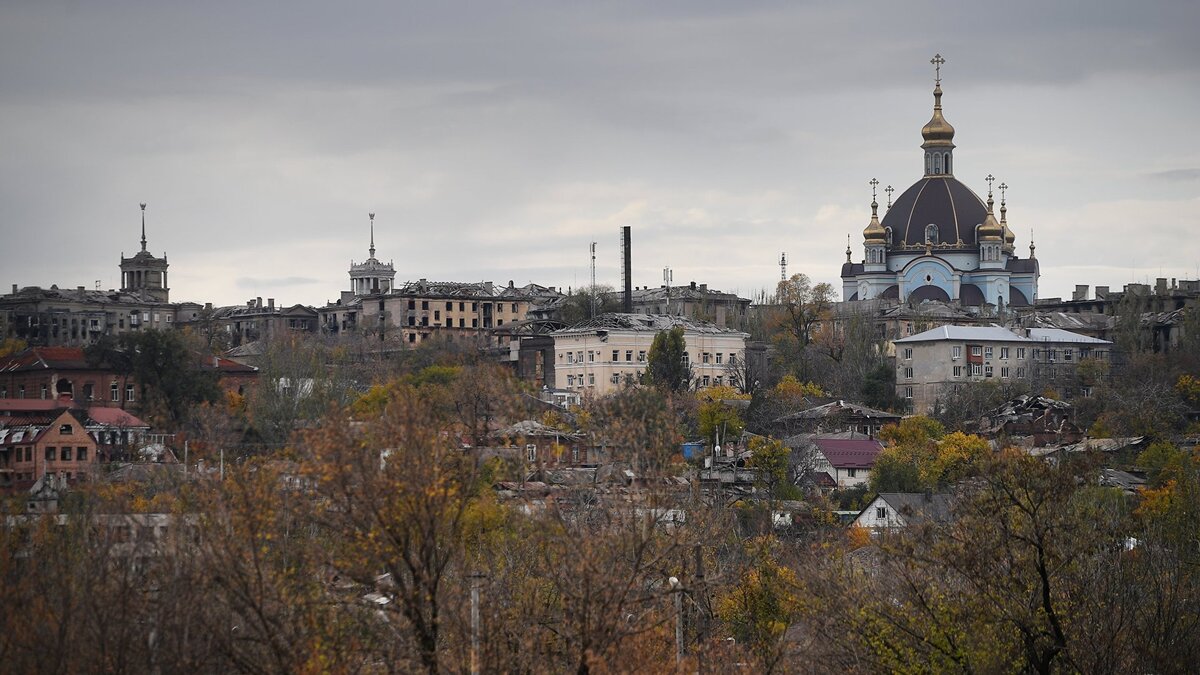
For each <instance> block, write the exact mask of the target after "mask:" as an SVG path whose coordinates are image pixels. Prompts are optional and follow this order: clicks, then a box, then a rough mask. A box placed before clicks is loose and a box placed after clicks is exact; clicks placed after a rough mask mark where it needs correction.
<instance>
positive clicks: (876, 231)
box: [863, 178, 887, 244]
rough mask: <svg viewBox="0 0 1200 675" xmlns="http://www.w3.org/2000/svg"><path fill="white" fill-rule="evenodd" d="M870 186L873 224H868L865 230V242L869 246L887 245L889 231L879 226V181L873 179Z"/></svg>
mask: <svg viewBox="0 0 1200 675" xmlns="http://www.w3.org/2000/svg"><path fill="white" fill-rule="evenodd" d="M868 185H870V186H871V222H870V223H867V227H866V229H864V230H863V241H865V242H866V243H868V244H885V243H887V230H885V229H883V225H880V224H879V202H878V201H876V200H877V199H878V196H877V194H876V192H875V188H876V187H877V186H878V185H879V179H877V178H872V179H871V180H870V182H869V183H868Z"/></svg>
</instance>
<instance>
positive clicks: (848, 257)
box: [846, 232, 854, 262]
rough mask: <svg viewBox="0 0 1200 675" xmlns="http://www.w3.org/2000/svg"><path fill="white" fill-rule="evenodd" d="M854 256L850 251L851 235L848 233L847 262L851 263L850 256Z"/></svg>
mask: <svg viewBox="0 0 1200 675" xmlns="http://www.w3.org/2000/svg"><path fill="white" fill-rule="evenodd" d="M852 255H854V253H852V252H851V251H850V233H849V232H847V233H846V262H851V259H850V256H852Z"/></svg>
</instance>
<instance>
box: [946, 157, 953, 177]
mask: <svg viewBox="0 0 1200 675" xmlns="http://www.w3.org/2000/svg"><path fill="white" fill-rule="evenodd" d="M946 173H953V171H951V170H950V153H948V152H947V153H946Z"/></svg>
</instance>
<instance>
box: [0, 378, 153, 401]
mask: <svg viewBox="0 0 1200 675" xmlns="http://www.w3.org/2000/svg"><path fill="white" fill-rule="evenodd" d="M136 392H137V389H136V388H135V387H134V385H132V384H127V385H125V400H126V401H135V400H137V395H136ZM16 394H17V396H16V398H25V385H23V384H19V385H17V391H16ZM108 396H109V400H111V401H113V402H114V403H117V402H120V400H121V385H120V384H118V383H116V382H113V383H112V385H110V386H109V391H108ZM49 397H50V388H49V387H48V386H47V385H44V384H43V385H42V388H41V395H40V398H42V399H47V398H49ZM83 397H84V399H86V400H88V401H94V400H95V395H94V394H93V390H92V385H91V384H90V383H89V384H85V385H83ZM0 398H8V385H7V384H0Z"/></svg>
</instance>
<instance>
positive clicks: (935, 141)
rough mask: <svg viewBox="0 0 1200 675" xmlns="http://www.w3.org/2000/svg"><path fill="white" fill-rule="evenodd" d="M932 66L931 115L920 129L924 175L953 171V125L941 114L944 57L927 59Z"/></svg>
mask: <svg viewBox="0 0 1200 675" xmlns="http://www.w3.org/2000/svg"><path fill="white" fill-rule="evenodd" d="M929 62H930V63H931V64H933V66H934V86H933V117H931V118H930V119H929V123H928V124H926V125H925V126H924V127H922V129H921V137H922V138H924V139H925V142H924V143H922V144H921V147H922V148H923V149H924V150H925V175H926V176H940V175H947V174H951V173H953V171H952V168H951V162H950V159H951V155H952V151H953V150H954V127H952V126H950V123H949V122H947V121H946V118H945V117H943V116H942V64H943V63H945V62H946V59H944V58H942V55H941V54H937V55H935V56H934V57H933V58H932V59H930V61H929Z"/></svg>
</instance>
